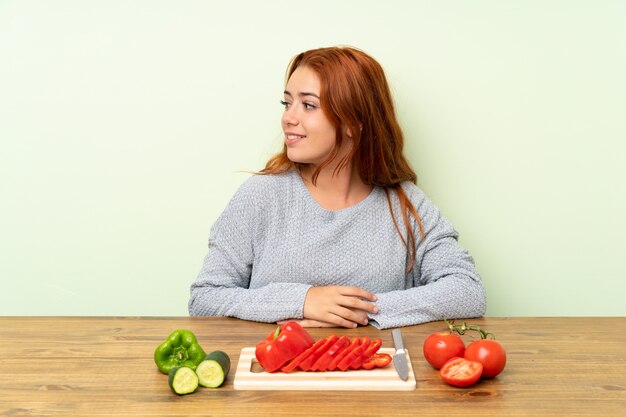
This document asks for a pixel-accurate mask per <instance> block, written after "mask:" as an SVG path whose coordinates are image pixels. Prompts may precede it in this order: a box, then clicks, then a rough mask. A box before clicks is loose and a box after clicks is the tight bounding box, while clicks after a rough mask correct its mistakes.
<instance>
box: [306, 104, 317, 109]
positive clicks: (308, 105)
mask: <svg viewBox="0 0 626 417" xmlns="http://www.w3.org/2000/svg"><path fill="white" fill-rule="evenodd" d="M304 108H305V109H306V110H311V109H316V108H317V106H315V104H311V103H304Z"/></svg>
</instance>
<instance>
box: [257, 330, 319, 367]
mask: <svg viewBox="0 0 626 417" xmlns="http://www.w3.org/2000/svg"><path fill="white" fill-rule="evenodd" d="M314 343H315V341H314V340H313V338H312V337H311V335H310V334H309V333H308V332H307V331H306V330H304V329H303V328H302V326H300V325H299V324H298V323H296V322H293V321H290V322H288V323H285V324H284V325H282V326H278V327H277V328H276V330H275V331H274V332H272V333H270V334H269V335H268V336H267V338H266V339H265V340H263V341H261V342H259V343H258V344H257V345H256V351H255V355H256V359H257V360H258V361H259V364H260V365H261V366H262V367H263V369H265V370H266V371H267V372H274V371H276V370H278V369H280V368H281V366H283V365H284V364H286V363H287V362H289V361H290V360H292V359H293V358H295V357H297V356H298V355H300V354H301V353H302V352H304V351H305V350H307V349H308V348H309V347H310V346H311V345H313V344H314Z"/></svg>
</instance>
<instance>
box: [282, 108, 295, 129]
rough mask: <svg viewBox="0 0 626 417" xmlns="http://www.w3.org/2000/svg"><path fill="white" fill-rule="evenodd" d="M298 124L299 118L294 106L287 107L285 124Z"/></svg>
mask: <svg viewBox="0 0 626 417" xmlns="http://www.w3.org/2000/svg"><path fill="white" fill-rule="evenodd" d="M297 124H298V118H297V116H296V114H295V113H294V110H293V107H290V108H288V109H285V111H284V112H283V125H285V126H296V125H297Z"/></svg>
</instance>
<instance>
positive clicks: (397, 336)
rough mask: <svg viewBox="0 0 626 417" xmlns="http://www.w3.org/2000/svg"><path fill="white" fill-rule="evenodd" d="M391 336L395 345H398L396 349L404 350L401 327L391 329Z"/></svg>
mask: <svg viewBox="0 0 626 417" xmlns="http://www.w3.org/2000/svg"><path fill="white" fill-rule="evenodd" d="M391 337H392V338H393V345H394V346H395V347H396V350H400V349H402V350H404V342H403V341H402V332H401V331H400V329H393V330H392V331H391Z"/></svg>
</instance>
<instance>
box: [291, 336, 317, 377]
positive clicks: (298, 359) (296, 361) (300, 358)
mask: <svg viewBox="0 0 626 417" xmlns="http://www.w3.org/2000/svg"><path fill="white" fill-rule="evenodd" d="M324 343H326V338H324V339H320V340H318V341H317V342H315V343H314V344H313V346H311V347H310V348H308V349H307V350H305V351H304V352H302V353H301V354H300V355H298V356H296V357H295V358H293V359H292V360H291V361H290V362H289V363H287V365H285V366H283V367H282V368H280V370H281V371H283V372H291V371H294V370H295V369H296V368H297V367H298V365H300V363H301V362H302V361H303V360H305V359H306V358H308V357H309V356H310V355H311V354H312V353H313V352H315V351H316V350H317V349H319V348H320V347H321V346H322V345H323V344H324Z"/></svg>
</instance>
